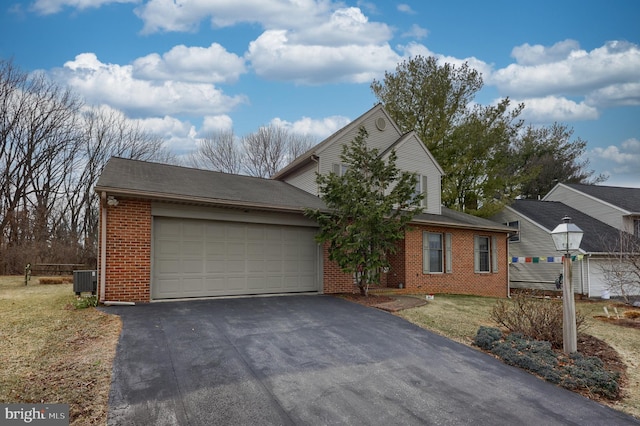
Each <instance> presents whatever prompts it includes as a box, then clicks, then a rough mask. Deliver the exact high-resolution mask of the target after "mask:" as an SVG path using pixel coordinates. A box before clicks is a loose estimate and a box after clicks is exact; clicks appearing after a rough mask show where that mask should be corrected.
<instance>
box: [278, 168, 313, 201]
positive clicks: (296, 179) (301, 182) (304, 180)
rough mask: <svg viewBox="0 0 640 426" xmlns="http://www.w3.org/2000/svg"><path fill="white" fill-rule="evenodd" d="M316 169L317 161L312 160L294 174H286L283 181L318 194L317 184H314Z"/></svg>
mask: <svg viewBox="0 0 640 426" xmlns="http://www.w3.org/2000/svg"><path fill="white" fill-rule="evenodd" d="M317 170H318V163H316V162H312V163H310V164H309V165H307V166H306V167H304V168H303V169H301V170H299V171H297V172H296V173H295V174H292V175H290V176H287V178H286V179H285V182H287V183H288V184H290V185H293V186H295V187H296V188H300V189H302V190H303V191H307V192H309V193H311V194H313V195H318V185H317V184H316V171H317Z"/></svg>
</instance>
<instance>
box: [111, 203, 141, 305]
mask: <svg viewBox="0 0 640 426" xmlns="http://www.w3.org/2000/svg"><path fill="white" fill-rule="evenodd" d="M118 201H119V203H118V205H117V206H115V207H107V250H106V285H105V300H111V301H121V302H149V301H150V297H151V296H150V283H151V202H150V201H145V200H127V199H119V200H118ZM101 220H102V217H101Z"/></svg>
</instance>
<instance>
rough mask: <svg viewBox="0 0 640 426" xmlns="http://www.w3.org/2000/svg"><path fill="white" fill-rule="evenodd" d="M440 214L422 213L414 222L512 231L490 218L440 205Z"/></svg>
mask: <svg viewBox="0 0 640 426" xmlns="http://www.w3.org/2000/svg"><path fill="white" fill-rule="evenodd" d="M441 209H442V211H441V212H442V214H439V215H438V214H431V213H422V214H419V215H417V216H416V217H415V218H414V222H416V223H420V222H426V223H430V224H435V225H439V224H440V225H443V226H453V227H458V228H474V229H486V230H494V231H503V232H513V228H509V227H508V226H506V225H501V224H499V223H497V222H494V221H492V220H488V219H484V218H481V217H477V216H472V215H470V214H467V213H462V212H459V211H456V210H452V209H449V208H447V207H444V206H443V207H441Z"/></svg>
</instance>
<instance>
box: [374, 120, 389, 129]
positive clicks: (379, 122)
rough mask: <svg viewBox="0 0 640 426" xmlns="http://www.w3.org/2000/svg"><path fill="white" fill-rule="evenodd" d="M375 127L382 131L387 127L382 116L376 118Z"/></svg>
mask: <svg viewBox="0 0 640 426" xmlns="http://www.w3.org/2000/svg"><path fill="white" fill-rule="evenodd" d="M376 127H377V128H378V130H380V131H382V130H384V129H386V128H387V122H386V121H385V120H384V118H382V117H378V118H376Z"/></svg>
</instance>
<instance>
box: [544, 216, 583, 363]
mask: <svg viewBox="0 0 640 426" xmlns="http://www.w3.org/2000/svg"><path fill="white" fill-rule="evenodd" d="M582 235H583V232H582V229H580V228H578V226H577V225H576V224H575V223H571V218H570V217H569V216H565V217H564V218H562V223H561V224H560V225H558V226H556V227H555V229H554V230H553V231H551V238H553V244H554V245H555V246H556V250H557V251H560V252H562V253H563V254H564V255H563V258H562V263H563V266H564V268H563V273H564V279H563V280H562V281H563V283H562V313H563V317H562V318H563V320H562V348H563V350H564V352H565V353H567V354H570V353H573V352H576V351H577V350H578V336H577V332H576V302H575V299H574V293H573V281H572V279H571V252H572V251H578V250H579V249H580V241H582Z"/></svg>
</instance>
